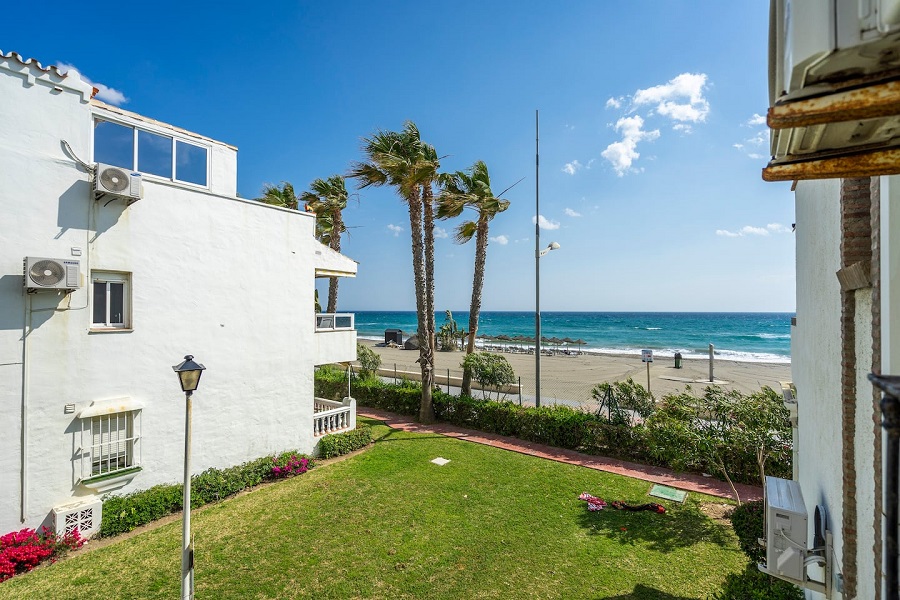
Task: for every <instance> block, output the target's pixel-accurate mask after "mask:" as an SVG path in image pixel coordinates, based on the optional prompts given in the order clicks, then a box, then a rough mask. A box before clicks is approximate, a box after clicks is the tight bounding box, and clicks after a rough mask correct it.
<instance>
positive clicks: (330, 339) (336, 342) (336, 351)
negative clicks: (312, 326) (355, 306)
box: [315, 313, 356, 365]
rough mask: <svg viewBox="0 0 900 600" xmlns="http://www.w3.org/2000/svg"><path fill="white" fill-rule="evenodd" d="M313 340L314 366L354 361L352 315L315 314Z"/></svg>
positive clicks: (354, 348)
mask: <svg viewBox="0 0 900 600" xmlns="http://www.w3.org/2000/svg"><path fill="white" fill-rule="evenodd" d="M315 339H316V359H315V364H317V365H325V364H329V363H338V362H347V361H352V360H356V329H354V315H353V313H317V314H316V335H315Z"/></svg>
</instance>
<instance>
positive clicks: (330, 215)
mask: <svg viewBox="0 0 900 600" xmlns="http://www.w3.org/2000/svg"><path fill="white" fill-rule="evenodd" d="M347 198H348V195H347V187H346V185H345V184H344V178H343V177H341V176H340V175H332V176H331V177H329V178H328V179H316V180H315V181H313V182H312V183H311V184H310V185H309V191H307V192H303V193H302V194H301V195H300V200H301V201H302V202H304V203H305V204H306V205H307V206H308V207H309V210H311V211H312V212H314V213H315V214H316V239H318V240H319V241H320V242H322V243H323V244H325V245H327V246H328V247H329V248H331V249H332V250H334V251H336V252H340V251H341V234H342V233H343V232H344V231H346V230H347V228H346V227H345V226H344V220H343V217H342V214H341V213H342V211H343V210H344V209H345V208H347ZM337 298H338V278H337V277H331V278H329V280H328V308H326V309H325V312H329V313H333V312H337Z"/></svg>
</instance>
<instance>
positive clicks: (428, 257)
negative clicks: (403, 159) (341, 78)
mask: <svg viewBox="0 0 900 600" xmlns="http://www.w3.org/2000/svg"><path fill="white" fill-rule="evenodd" d="M411 128H415V124H413V123H411V122H408V123H407V124H406V129H407V130H411ZM414 134H415V136H416V137H418V136H419V131H418V129H415V131H414ZM421 150H422V162H421V167H420V175H419V176H420V178H421V181H422V227H423V229H424V240H425V312H426V314H427V316H428V323H427V327H428V332H429V337H428V340H429V342H430V343H431V351H432V352H434V351H435V343H436V338H437V335H436V334H437V325H436V324H435V316H434V208H435V207H434V192H433V190H432V184H433V183H435V182H437V181H438V179H439V175H438V172H437V170H438V169H439V168H440V166H441V165H440V159H439V158H438V155H437V152H436V151H435V149H434V146H432V145H431V144H426V143H425V142H422V143H421Z"/></svg>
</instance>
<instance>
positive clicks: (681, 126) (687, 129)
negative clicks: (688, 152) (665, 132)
mask: <svg viewBox="0 0 900 600" xmlns="http://www.w3.org/2000/svg"><path fill="white" fill-rule="evenodd" d="M672 129H674V130H675V131H681V132H683V133H693V131H694V128H693V127H691V126H690V125H688V124H687V123H675V124H674V125H672Z"/></svg>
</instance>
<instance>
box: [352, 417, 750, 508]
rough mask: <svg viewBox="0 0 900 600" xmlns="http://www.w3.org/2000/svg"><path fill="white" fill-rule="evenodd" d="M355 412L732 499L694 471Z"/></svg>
mask: <svg viewBox="0 0 900 600" xmlns="http://www.w3.org/2000/svg"><path fill="white" fill-rule="evenodd" d="M356 412H357V414H358V415H360V416H363V417H369V418H370V419H377V420H379V421H383V422H384V423H385V424H386V425H388V426H389V427H392V428H393V429H400V430H402V431H410V432H413V433H439V434H441V435H446V436H447V437H452V438H456V439H459V440H465V441H467V442H474V443H476V444H484V445H486V446H493V447H495V448H503V449H504V450H511V451H513V452H519V453H521V454H527V455H529V456H536V457H538V458H546V459H548V460H555V461H557V462H561V463H566V464H570V465H578V466H580V467H587V468H588V469H596V470H598V471H606V472H607V473H615V474H616V475H625V476H626V477H634V478H635V479H642V480H644V481H650V482H653V483H660V484H662V485H667V486H669V487H673V488H678V489H681V490H687V491H689V492H700V493H703V494H709V495H710V496H718V497H720V498H734V493H733V492H732V491H731V488H730V487H729V485H728V484H727V483H726V482H724V481H719V480H718V479H716V478H714V477H703V476H702V475H696V474H693V473H676V472H675V471H672V470H670V469H664V468H662V467H651V466H649V465H642V464H638V463H633V462H627V461H624V460H617V459H615V458H606V457H603V456H594V455H592V454H583V453H581V452H576V451H574V450H567V449H565V448H554V447H553V446H546V445H544V444H535V443H533V442H526V441H524V440H520V439H518V438H514V437H506V436H502V435H496V434H493V433H485V432H483V431H475V430H473V429H464V428H462V427H457V426H456V425H450V424H447V423H433V424H431V425H422V424H421V423H416V422H415V421H413V420H412V419H411V418H410V417H407V416H403V415H398V414H394V413H389V412H386V411H383V410H378V409H376V408H369V407H358V408H357V411H356ZM735 487H737V491H738V493H739V494H740V495H741V500H742V501H747V500H761V499H762V488H760V487H756V486H752V485H744V484H741V483H738V484H735Z"/></svg>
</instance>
